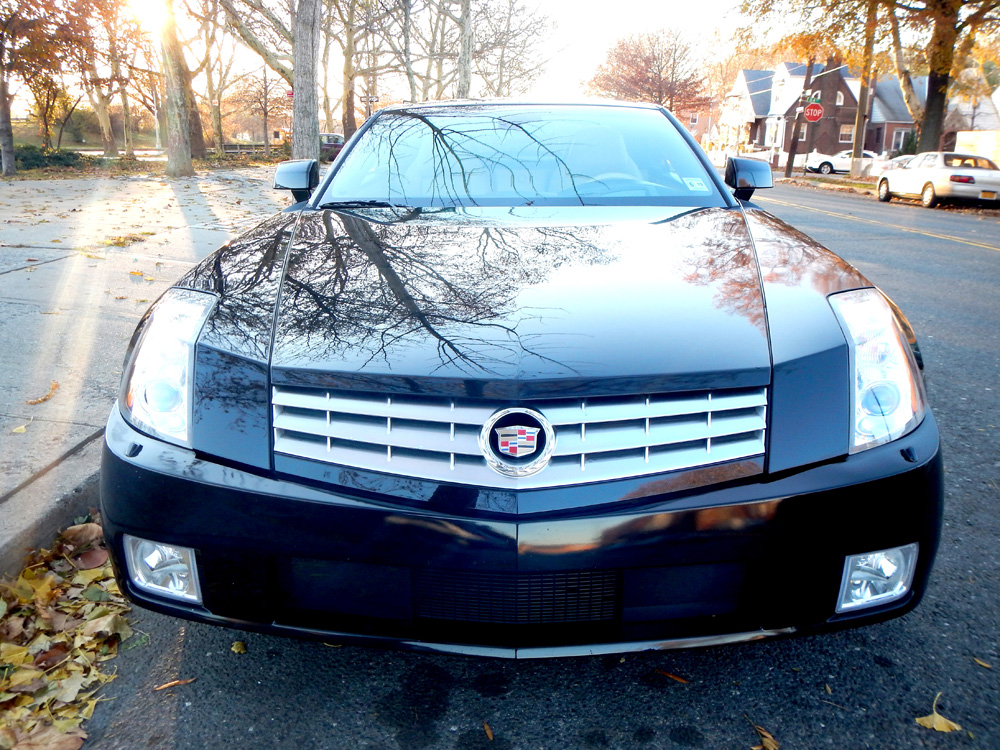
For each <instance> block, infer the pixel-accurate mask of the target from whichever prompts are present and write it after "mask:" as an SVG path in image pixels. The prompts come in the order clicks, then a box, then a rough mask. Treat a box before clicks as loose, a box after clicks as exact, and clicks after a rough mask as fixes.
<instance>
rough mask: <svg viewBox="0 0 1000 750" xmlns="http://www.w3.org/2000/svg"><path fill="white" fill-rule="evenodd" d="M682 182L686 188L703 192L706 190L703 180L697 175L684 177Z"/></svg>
mask: <svg viewBox="0 0 1000 750" xmlns="http://www.w3.org/2000/svg"><path fill="white" fill-rule="evenodd" d="M684 184H685V185H687V187H688V190H700V191H701V192H703V193H704V192H706V191H707V190H708V188H707V187H705V181H704V180H702V179H699V178H697V177H685V178H684Z"/></svg>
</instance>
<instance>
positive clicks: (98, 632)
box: [82, 613, 132, 641]
mask: <svg viewBox="0 0 1000 750" xmlns="http://www.w3.org/2000/svg"><path fill="white" fill-rule="evenodd" d="M82 632H83V635H85V636H101V637H104V638H108V637H111V636H112V635H117V636H118V637H119V638H120V639H121V640H123V641H127V640H128V639H129V638H131V637H132V628H130V627H129V624H128V622H127V621H126V620H125V618H124V617H122V616H121V615H119V614H117V613H115V614H110V615H104V616H103V617H97V618H95V619H93V620H91V621H90V622H88V623H87V624H86V625H84V626H83V631H82Z"/></svg>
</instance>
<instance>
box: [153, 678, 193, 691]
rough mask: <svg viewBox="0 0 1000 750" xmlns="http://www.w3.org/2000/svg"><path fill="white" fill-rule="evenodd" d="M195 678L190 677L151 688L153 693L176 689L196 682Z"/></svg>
mask: <svg viewBox="0 0 1000 750" xmlns="http://www.w3.org/2000/svg"><path fill="white" fill-rule="evenodd" d="M197 679H198V678H197V677H191V678H189V679H187V680H171V681H170V682H165V683H163V684H162V685H160V686H159V687H155V688H153V692H156V691H157V690H166V689H167V688H172V687H177V686H178V685H190V684H191V683H192V682H194V681H195V680H197Z"/></svg>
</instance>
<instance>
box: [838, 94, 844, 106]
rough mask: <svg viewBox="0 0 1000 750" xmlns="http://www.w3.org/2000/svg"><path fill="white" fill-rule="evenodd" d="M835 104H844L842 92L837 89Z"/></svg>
mask: <svg viewBox="0 0 1000 750" xmlns="http://www.w3.org/2000/svg"><path fill="white" fill-rule="evenodd" d="M837 106H838V107H843V106H844V92H843V91H838V92H837Z"/></svg>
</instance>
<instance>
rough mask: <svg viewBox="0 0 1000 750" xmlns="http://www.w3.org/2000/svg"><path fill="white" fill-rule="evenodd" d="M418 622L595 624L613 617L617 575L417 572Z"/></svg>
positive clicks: (605, 573)
mask: <svg viewBox="0 0 1000 750" xmlns="http://www.w3.org/2000/svg"><path fill="white" fill-rule="evenodd" d="M414 578H415V581H414V584H415V585H414V591H415V595H416V596H415V605H416V614H417V617H421V618H428V619H436V620H458V621H463V622H483V623H498V624H506V625H542V624H550V623H561V622H600V621H608V620H613V619H615V617H616V616H617V614H618V599H619V589H620V586H619V575H618V573H617V572H616V571H571V572H558V573H480V572H459V571H440V570H421V571H417V572H416V573H415V575H414Z"/></svg>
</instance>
